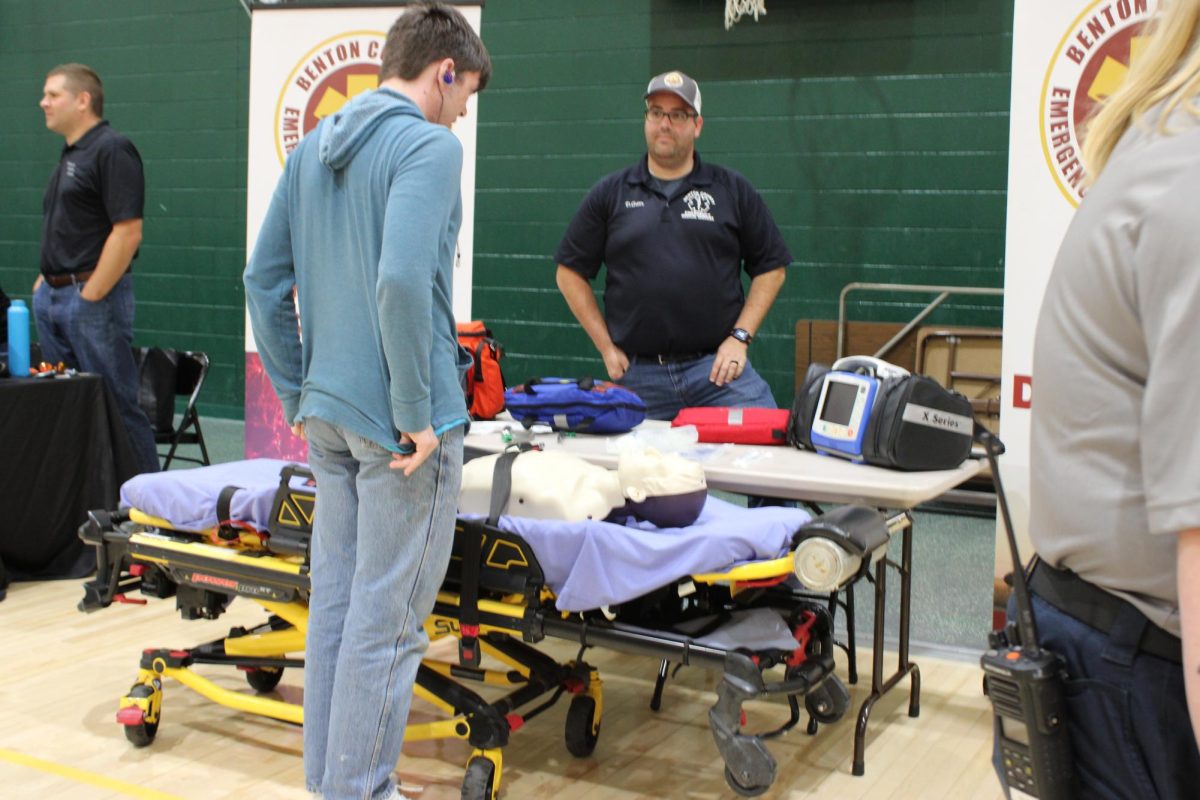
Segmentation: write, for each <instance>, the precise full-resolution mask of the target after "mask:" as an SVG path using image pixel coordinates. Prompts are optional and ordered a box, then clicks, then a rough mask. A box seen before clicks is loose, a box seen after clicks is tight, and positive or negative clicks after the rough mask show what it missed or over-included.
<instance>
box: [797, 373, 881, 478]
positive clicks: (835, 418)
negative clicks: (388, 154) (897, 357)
mask: <svg viewBox="0 0 1200 800" xmlns="http://www.w3.org/2000/svg"><path fill="white" fill-rule="evenodd" d="M878 389H879V379H878V378H875V377H872V376H869V375H858V374H855V373H852V372H827V373H825V384H824V385H823V386H822V387H821V396H820V399H819V400H817V408H816V413H815V414H814V415H813V423H812V433H811V437H812V443H813V447H814V448H816V449H817V450H819V451H822V452H826V453H831V454H833V455H839V456H843V457H848V458H851V459H854V460H856V461H858V460H861V459H862V454H863V449H862V441H863V433H864V431H866V429H867V422H868V421H869V420H870V417H871V408H872V406H873V405H874V402H875V392H876V391H877V390H878Z"/></svg>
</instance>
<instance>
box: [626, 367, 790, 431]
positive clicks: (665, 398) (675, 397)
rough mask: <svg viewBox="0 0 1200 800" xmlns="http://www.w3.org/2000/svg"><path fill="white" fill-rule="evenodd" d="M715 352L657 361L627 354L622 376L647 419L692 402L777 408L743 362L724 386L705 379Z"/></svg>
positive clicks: (670, 416) (671, 414) (670, 414)
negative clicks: (641, 403) (743, 366)
mask: <svg viewBox="0 0 1200 800" xmlns="http://www.w3.org/2000/svg"><path fill="white" fill-rule="evenodd" d="M715 357H716V356H715V355H710V356H704V357H702V358H697V359H695V360H693V361H679V362H676V363H673V364H659V363H658V362H657V361H651V360H645V359H640V358H638V357H636V356H630V358H629V369H628V370H627V371H626V373H625V375H624V376H622V378H621V380H620V381H618V383H620V384H621V385H622V386H624V387H625V388H627V389H631V390H632V391H633V392H634V393H636V394H637V396H638V397H640V398H642V402H644V403H645V404H646V416H647V417H648V418H649V419H665V420H672V419H675V415H676V414H678V413H679V411H680V409H683V408H691V407H695V406H728V407H741V408H776V405H775V398H774V397H773V396H772V395H771V387H770V386H768V385H767V382H766V381H764V380H763V379H762V376H761V375H759V374H758V373H757V372H755V371H754V367H752V366H751V365H750V363H749V362H746V365H745V367H746V368H745V370H744V371H743V372H742V374H741V375H739V376H738V377H737V378H736V379H735V380H733V381H732V382H730V383H728V384H726V385H725V386H717V385H716V384H715V383H713V382H711V381H710V380H709V379H708V374H709V372H711V371H712V365H713V359H714V358H715Z"/></svg>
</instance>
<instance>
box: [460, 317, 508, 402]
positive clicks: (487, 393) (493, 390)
mask: <svg viewBox="0 0 1200 800" xmlns="http://www.w3.org/2000/svg"><path fill="white" fill-rule="evenodd" d="M458 343H459V344H460V345H462V346H463V347H465V348H466V349H467V350H468V351H469V352H470V353H471V358H472V359H473V360H474V362H475V363H474V365H473V366H472V367H471V369H470V371H468V372H467V378H466V384H465V385H464V386H463V391H464V392H465V393H466V396H467V410H468V411H469V412H471V419H495V418H496V415H497V414H499V413H500V412H501V411H503V410H504V373H503V372H502V371H501V370H500V358H501V356H503V355H504V348H502V347H501V346H500V343H499V342H497V341H496V340H495V339H493V338H492V332H491V331H490V330H488V328H487V326H486V325H484V324H483V322H481V321H480V320H472V321H471V322H460V323H458Z"/></svg>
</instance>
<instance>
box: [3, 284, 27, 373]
mask: <svg viewBox="0 0 1200 800" xmlns="http://www.w3.org/2000/svg"><path fill="white" fill-rule="evenodd" d="M8 374H10V375H12V376H13V377H14V378H28V377H29V309H28V308H26V307H25V301H24V300H13V301H12V304H11V305H10V306H9V307H8Z"/></svg>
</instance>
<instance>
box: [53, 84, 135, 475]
mask: <svg viewBox="0 0 1200 800" xmlns="http://www.w3.org/2000/svg"><path fill="white" fill-rule="evenodd" d="M39 105H40V106H41V108H42V111H43V112H44V113H45V115H46V127H47V128H49V129H50V130H51V131H53V132H55V133H57V134H59V135H61V136H62V137H63V138H64V139H65V140H66V146H65V147H64V148H63V151H62V156H61V158H60V159H59V162H58V167H57V168H56V169H55V170H54V174H53V175H51V176H50V184H49V186H47V188H46V194H45V196H44V197H43V198H42V214H43V219H42V264H41V275H40V276H39V277H38V279H37V282H36V283H35V284H34V293H33V314H34V320H35V321H36V323H37V331H38V340H39V341H40V343H41V346H42V357H43V358H44V359H45V360H46V361H49V362H51V363H55V362H59V361H63V362H66V363H67V365H68V366H71V367H75V368H76V369H79V370H81V371H83V372H93V373H96V374H99V375H101V376H103V378H104V380H105V383H106V384H107V385H108V388H109V390H110V391H111V392H112V395H113V397H114V398H115V399H116V402H117V410H118V411H119V412H120V415H121V419H122V420H123V421H124V423H125V429H126V430H127V431H128V433H129V439H130V443H131V444H132V448H133V451H134V454H135V457H136V458H137V463H138V469H139V471H140V472H157V471H158V453H157V451H156V449H155V445H154V432H153V430H152V429H151V427H150V419H149V418H148V417H147V416H146V413H145V412H144V411H142V409H141V407H140V406H139V405H138V369H137V364H136V363H135V361H134V358H133V351H132V349H131V345H132V344H133V276H132V275H131V274H130V271H129V266H130V263H131V262H132V261H133V259H134V258H136V257H137V252H138V245H139V244H141V241H142V207H143V203H144V198H145V194H146V190H145V180H144V177H143V175H142V159H141V156H140V155H138V151H137V149H136V148H135V147H134V146H133V144H132V143H131V142H130V141H129V140H128V139H126V138H125V137H124V136H122V135H121V134H119V133H117V132H116V131H114V130H113V129H112V128H111V127H109V125H108V122H107V121H105V120H104V119H103V115H104V88H103V85H102V84H101V82H100V78H99V76H98V75H96V73H95V72H93V71H92V70H91V69H89V68H88V67H85V66H84V65H82V64H63V65H60V66H57V67H55V68H54V69H52V70H50V72H49V73H48V74H47V75H46V84H45V87H44V89H43V92H42V101H41V103H40V104H39Z"/></svg>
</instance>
